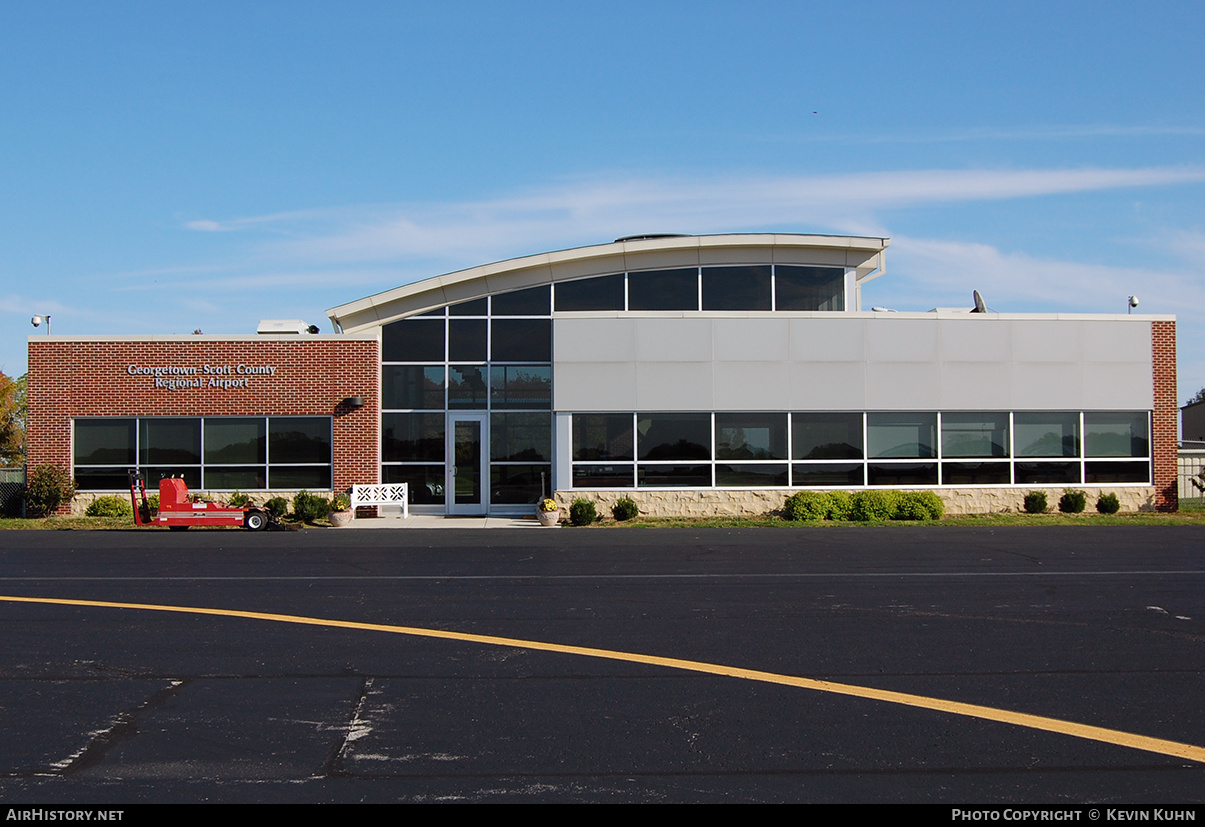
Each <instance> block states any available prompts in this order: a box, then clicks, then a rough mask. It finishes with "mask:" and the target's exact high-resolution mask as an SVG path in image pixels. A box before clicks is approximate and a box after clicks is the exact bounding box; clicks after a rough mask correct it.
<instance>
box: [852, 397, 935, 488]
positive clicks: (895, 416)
mask: <svg viewBox="0 0 1205 827" xmlns="http://www.w3.org/2000/svg"><path fill="white" fill-rule="evenodd" d="M936 445H937V415H936V414H931V413H872V414H867V415H866V447H867V453H868V454H869V455H870V457H871V458H876V459H877V458H887V457H899V458H903V457H935V456H937V450H936ZM871 484H872V485H873V484H874V483H871Z"/></svg>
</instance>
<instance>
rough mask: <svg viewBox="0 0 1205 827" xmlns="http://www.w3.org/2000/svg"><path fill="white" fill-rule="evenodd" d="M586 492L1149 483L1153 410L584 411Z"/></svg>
mask: <svg viewBox="0 0 1205 827" xmlns="http://www.w3.org/2000/svg"><path fill="white" fill-rule="evenodd" d="M570 431H571V434H572V437H571V439H572V450H573V458H572V468H573V487H574V488H582V489H586V488H633V487H635V488H658V487H675V488H677V487H680V488H711V487H715V488H775V487H796V488H802V487H809V488H810V487H817V488H851V487H864V486H870V487H908V488H916V487H921V488H933V487H939V486H941V487H945V486H960V485H962V486H984V485H1074V484H1085V485H1091V484H1106V483H1107V484H1143V485H1149V484H1150V479H1151V462H1150V414H1149V412H1147V411H1120V412H1092V411H1088V412H1059V411H1056V412H1049V411H1042V412H1026V411H1018V412H1006V411H975V412H968V411H950V412H936V411H935V412H906V413H901V412H891V413H887V412H866V413H858V412H834V413H827V412H825V413H725V412H717V413H711V414H708V413H631V414H627V413H578V414H573V415H572V417H571V420H570Z"/></svg>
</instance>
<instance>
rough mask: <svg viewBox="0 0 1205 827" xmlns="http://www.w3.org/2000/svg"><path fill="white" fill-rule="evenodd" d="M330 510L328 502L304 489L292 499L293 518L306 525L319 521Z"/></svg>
mask: <svg viewBox="0 0 1205 827" xmlns="http://www.w3.org/2000/svg"><path fill="white" fill-rule="evenodd" d="M330 510H331V503H330V500H328V499H326V498H325V497H319V496H318V495H317V494H311V493H310V492H309V491H306V490H305V489H304V488H303V489H302V490H300V491H298V492H297V494H296V495H294V497H293V516H295V517H296V518H297V519H299V520H303V521H305V522H307V523H312V522H315V521H316V520H321V519H322V518H323V517H325V516H326V515H327V513H328V512H329V511H330Z"/></svg>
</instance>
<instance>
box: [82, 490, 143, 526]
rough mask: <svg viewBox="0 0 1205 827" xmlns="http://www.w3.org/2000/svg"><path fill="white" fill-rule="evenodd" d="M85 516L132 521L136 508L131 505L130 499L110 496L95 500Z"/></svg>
mask: <svg viewBox="0 0 1205 827" xmlns="http://www.w3.org/2000/svg"><path fill="white" fill-rule="evenodd" d="M84 514H86V515H87V516H89V517H124V518H125V519H127V520H132V519H134V506H132V505H130V500H129V498H128V497H118V496H117V495H115V494H109V495H107V496H104V497H97V498H96V499H95V500H93V501H92V503H91V504H90V505H89V506H88V508H87V509H86V510H85V511H84Z"/></svg>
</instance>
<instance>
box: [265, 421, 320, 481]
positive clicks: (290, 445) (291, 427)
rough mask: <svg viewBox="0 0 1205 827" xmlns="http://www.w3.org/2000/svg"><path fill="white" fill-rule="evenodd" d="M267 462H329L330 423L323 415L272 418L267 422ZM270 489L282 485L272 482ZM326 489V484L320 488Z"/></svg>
mask: <svg viewBox="0 0 1205 827" xmlns="http://www.w3.org/2000/svg"><path fill="white" fill-rule="evenodd" d="M268 461H269V462H271V463H272V464H273V465H275V464H276V463H280V462H322V463H330V461H331V421H330V420H329V419H327V418H326V417H324V416H274V417H272V418H271V419H269V420H268ZM273 487H275V488H280V487H282V486H280V485H277V484H275V483H273ZM323 487H324V488H330V485H329V484H328V485H326V486H323Z"/></svg>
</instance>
